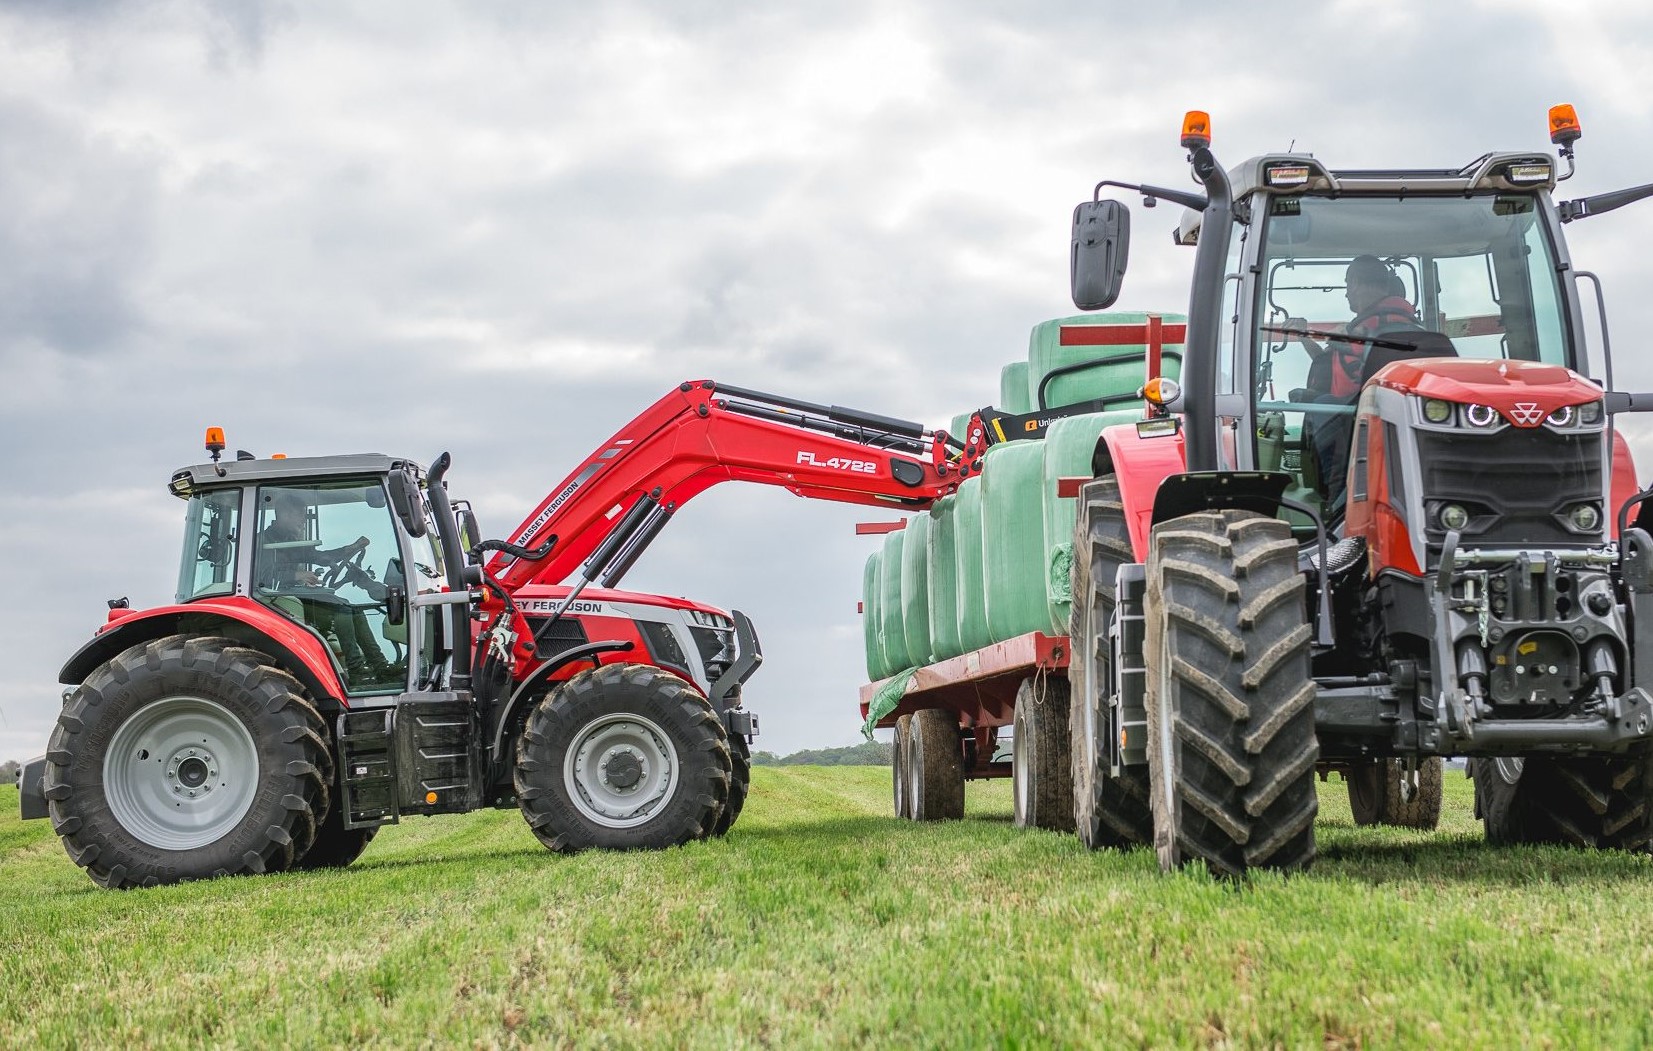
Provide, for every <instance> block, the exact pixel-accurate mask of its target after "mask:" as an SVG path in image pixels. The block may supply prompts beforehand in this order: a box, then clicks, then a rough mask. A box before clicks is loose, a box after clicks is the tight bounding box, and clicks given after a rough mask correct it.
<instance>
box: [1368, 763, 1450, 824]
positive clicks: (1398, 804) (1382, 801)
mask: <svg viewBox="0 0 1653 1051" xmlns="http://www.w3.org/2000/svg"><path fill="white" fill-rule="evenodd" d="M1443 767H1444V764H1443V762H1442V760H1441V758H1440V756H1428V757H1425V758H1423V759H1421V760H1419V762H1418V789H1417V792H1416V794H1414V795H1412V796H1410V797H1408V796H1407V794H1406V763H1405V762H1404V761H1403V760H1400V759H1369V760H1366V761H1364V762H1359V763H1355V764H1352V765H1351V766H1350V767H1349V770H1348V772H1347V773H1346V774H1345V775H1344V776H1345V777H1346V778H1347V781H1348V786H1349V809H1350V811H1351V812H1353V814H1354V819H1355V824H1357V825H1395V826H1397V827H1400V828H1421V829H1432V828H1435V827H1436V826H1438V825H1439V824H1440V823H1441V778H1442V770H1443Z"/></svg>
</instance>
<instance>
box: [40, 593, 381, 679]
mask: <svg viewBox="0 0 1653 1051" xmlns="http://www.w3.org/2000/svg"><path fill="white" fill-rule="evenodd" d="M186 622H187V625H188V626H187V627H186V626H185V624H186ZM214 622H217V623H219V624H222V625H223V626H225V627H226V628H229V629H230V630H227V631H223V632H221V634H225V635H229V636H231V637H232V638H243V637H245V636H246V635H247V633H248V632H251V633H253V634H254V635H256V636H259V637H260V641H261V642H262V643H264V644H265V645H264V646H260V648H266V646H267V648H268V651H269V653H270V655H271V656H272V657H275V658H277V659H278V660H281V661H282V663H283V664H284V665H285V666H286V667H287V670H288V671H290V672H292V673H293V674H294V675H296V676H297V677H298V679H299V681H301V682H303V683H304V686H305V688H306V689H307V690H309V691H310V695H311V696H312V697H314V698H318V699H319V698H321V697H331V698H333V699H335V700H337V701H339V702H340V703H341V704H346V705H348V702H347V701H346V699H345V692H344V686H343V684H342V683H341V682H340V681H339V673H338V671H337V670H336V669H335V668H334V667H333V660H332V656H331V655H330V654H329V653H328V651H327V646H326V644H325V643H324V642H322V640H321V639H320V638H319V637H317V636H316V634H315V633H314V632H312V631H309V630H308V629H306V628H304V627H303V626H301V625H299V624H295V623H293V622H292V621H291V620H288V619H287V618H286V617H283V616H282V615H281V614H279V613H277V612H275V611H274V610H272V609H270V608H268V607H267V606H262V605H260V604H259V603H257V602H254V601H253V600H252V599H250V598H245V597H243V596H230V597H227V598H222V599H204V600H201V601H197V602H191V603H188V604H187V605H173V606H156V607H154V608H152V609H145V610H126V609H115V610H110V612H109V623H107V624H105V625H104V626H103V627H102V628H100V629H98V633H97V634H96V635H94V636H92V639H91V641H89V642H87V643H86V645H84V646H82V647H81V648H80V649H78V650H76V651H75V653H74V655H73V656H71V657H70V658H69V659H68V661H67V662H65V663H64V665H63V670H62V671H60V672H58V676H57V678H58V681H59V682H61V683H64V684H66V685H70V686H78V685H80V684H81V683H82V682H84V681H86V676H88V675H90V674H91V673H92V670H93V669H94V668H96V667H98V666H99V665H100V664H102V663H104V662H105V661H107V660H109V659H110V658H111V657H113V656H115V655H116V654H117V653H120V652H121V651H122V650H125V649H127V648H129V647H131V646H136V645H137V644H139V643H141V642H148V641H150V640H151V639H158V638H161V637H163V636H166V635H173V634H177V633H179V632H183V631H189V632H191V633H193V634H212V633H213V632H214V631H215V630H217V629H216V628H214V627H213V624H214Z"/></svg>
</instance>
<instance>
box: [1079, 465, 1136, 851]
mask: <svg viewBox="0 0 1653 1051" xmlns="http://www.w3.org/2000/svg"><path fill="white" fill-rule="evenodd" d="M1135 559H1136V555H1135V553H1134V551H1133V549H1132V547H1131V534H1130V529H1129V528H1128V527H1127V525H1126V522H1125V505H1124V503H1123V502H1122V501H1121V499H1120V495H1119V480H1118V479H1117V478H1114V477H1113V476H1111V475H1110V476H1109V477H1107V478H1098V479H1096V480H1095V481H1093V482H1088V483H1086V484H1085V486H1084V487H1083V488H1082V489H1081V490H1080V493H1079V510H1078V514H1077V516H1076V518H1075V521H1074V533H1073V570H1072V577H1071V584H1072V593H1073V608H1072V612H1071V614H1070V615H1069V622H1068V637H1069V643H1070V645H1071V646H1072V647H1073V652H1072V655H1071V660H1070V662H1069V664H1068V683H1069V685H1070V687H1071V690H1070V693H1071V697H1070V701H1069V713H1068V733H1069V755H1070V756H1071V760H1072V763H1073V772H1072V779H1073V817H1074V825H1075V826H1076V829H1077V831H1078V833H1079V841H1080V842H1081V843H1083V844H1085V846H1087V847H1089V848H1090V849H1092V850H1097V849H1100V848H1102V847H1129V846H1133V845H1135V844H1137V843H1146V842H1148V841H1149V840H1151V839H1152V838H1153V815H1152V814H1151V813H1150V812H1149V810H1148V770H1147V768H1146V767H1130V768H1126V769H1123V770H1121V771H1120V773H1119V776H1117V777H1115V776H1112V775H1111V774H1110V772H1109V771H1110V769H1111V764H1110V763H1109V761H1108V756H1107V752H1106V750H1105V749H1104V747H1103V735H1104V734H1106V733H1107V732H1108V731H1107V726H1108V720H1107V713H1106V707H1105V704H1106V694H1107V693H1108V691H1109V683H1110V672H1109V667H1108V665H1109V661H1110V659H1111V654H1110V644H1109V640H1108V630H1109V625H1110V624H1111V623H1112V621H1113V612H1114V603H1115V595H1114V586H1115V578H1116V575H1117V574H1118V572H1119V567H1120V566H1122V565H1126V564H1128V563H1130V562H1133V561H1135Z"/></svg>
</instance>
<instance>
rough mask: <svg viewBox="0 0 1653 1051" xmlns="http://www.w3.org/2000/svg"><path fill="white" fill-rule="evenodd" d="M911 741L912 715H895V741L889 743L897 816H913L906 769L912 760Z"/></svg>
mask: <svg viewBox="0 0 1653 1051" xmlns="http://www.w3.org/2000/svg"><path fill="white" fill-rule="evenodd" d="M912 742H913V717H912V716H910V715H901V716H897V717H896V720H895V741H894V742H893V743H892V744H891V745H890V783H891V785H892V786H893V787H894V789H895V792H894V795H895V816H896V817H898V818H910V817H912V816H913V808H912V802H911V797H912V784H911V783H910V781H909V774H908V770H907V767H908V764H910V763H911V762H912V750H913V743H912Z"/></svg>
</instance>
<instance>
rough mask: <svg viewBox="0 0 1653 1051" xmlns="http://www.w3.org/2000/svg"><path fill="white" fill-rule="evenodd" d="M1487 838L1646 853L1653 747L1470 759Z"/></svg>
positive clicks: (1651, 818) (1652, 820)
mask: <svg viewBox="0 0 1653 1051" xmlns="http://www.w3.org/2000/svg"><path fill="white" fill-rule="evenodd" d="M1469 774H1470V777H1471V778H1473V779H1474V781H1475V812H1476V813H1477V814H1478V815H1480V818H1481V821H1482V824H1483V827H1484V828H1485V830H1486V838H1487V842H1489V843H1493V844H1512V843H1559V844H1564V845H1567V846H1574V847H1593V848H1599V849H1610V850H1634V851H1646V850H1648V849H1649V847H1650V845H1653V751H1643V752H1638V753H1635V754H1631V755H1616V756H1577V757H1551V756H1529V757H1527V758H1525V759H1520V758H1515V757H1510V756H1496V757H1487V758H1482V757H1476V758H1473V759H1471V760H1470V761H1469Z"/></svg>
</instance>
